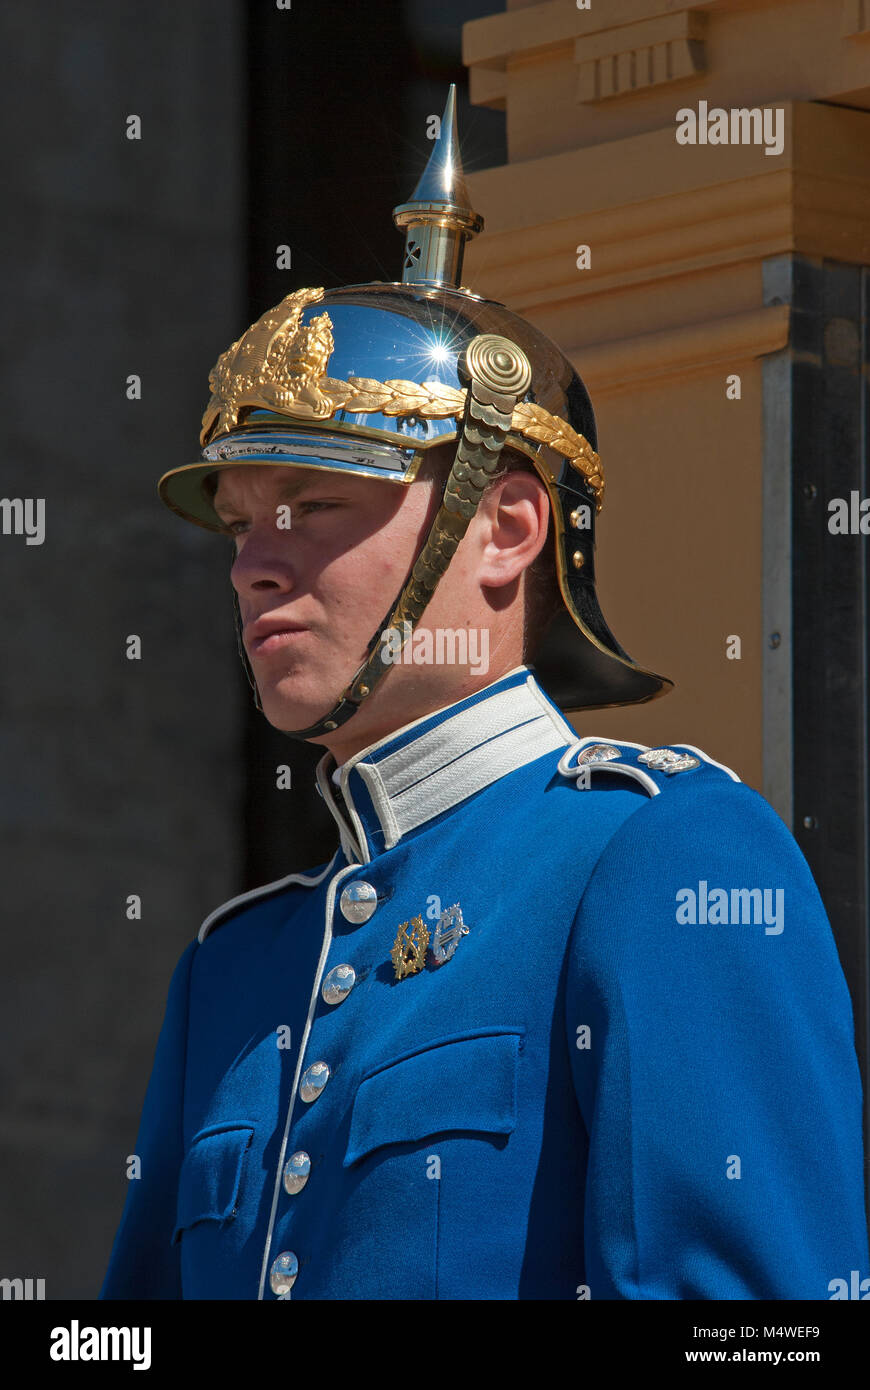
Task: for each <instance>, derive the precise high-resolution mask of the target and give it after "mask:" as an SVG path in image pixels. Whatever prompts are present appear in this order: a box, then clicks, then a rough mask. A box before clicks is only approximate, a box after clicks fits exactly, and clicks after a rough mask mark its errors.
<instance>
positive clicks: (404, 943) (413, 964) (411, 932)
mask: <svg viewBox="0 0 870 1390" xmlns="http://www.w3.org/2000/svg"><path fill="white" fill-rule="evenodd" d="M428 945H429V930H428V928H427V927H426V924H425V923H424V921H423V918H422V917H421V916H420V915H419V914H418V915H417V916H416V917H412V918H411V920H410V922H403V923H402V925H401V926H400V927H399V930H398V931H397V933H396V940H395V943H394V945H393V949H392V950H391V951H390V956H391V958H392V961H393V969H394V970H395V972H396V979H397V980H404V978H405V976H406V975H416V974H417V971H418V970H422V969H423V966H424V965H425V963H426V947H427V946H428Z"/></svg>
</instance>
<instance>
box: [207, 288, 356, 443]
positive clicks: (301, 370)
mask: <svg viewBox="0 0 870 1390" xmlns="http://www.w3.org/2000/svg"><path fill="white" fill-rule="evenodd" d="M322 298H323V290H322V289H306V290H296V291H294V293H293V294H288V295H287V296H286V298H284V299H282V300H281V303H280V304H276V306H275V308H274V309H270V310H269V311H268V312H267V313H265V314H263V316H262V317H261V318H259V319H257V322H256V323H253V324H251V327H250V328H249V329H248V331H247V333H245V334H244V335H243V336H242V337H241V338H239V339H238V341H237V342H235V343H233V344H232V346H231V347H229V348H227V350H226V352H224V353H222V354H221V356H220V357H219V358H218V360H217V362H216V364H215V366H214V367H213V368H212V370H211V372H210V374H209V378H208V384H209V386H210V388H211V398H210V400H209V403H208V406H207V407H206V411H205V414H204V415H203V417H202V433H201V435H200V442H201V443H202V444H203V445H205V444H207V443H208V441H209V440H210V439H214V438H215V437H216V436H217V435H220V434H226V433H227V432H228V431H229V430H231V429H233V428H234V427H235V426H236V425H237V424H238V420H239V411H240V410H241V409H242V407H243V406H253V407H259V408H260V409H265V410H275V411H279V412H280V413H282V414H285V415H297V416H299V417H300V418H301V419H309V420H312V419H314V420H320V419H323V418H324V417H326V416H329V415H331V414H332V412H333V409H334V403H333V401H332V399H331V398H330V397H329V396H327V395H325V394H324V393H323V392H322V391H321V390H320V388H319V385H318V383H319V382H320V380H321V378H322V377H323V376H324V374H325V372H326V368H327V365H328V363H329V358H330V354H331V353H332V350H333V347H334V346H335V344H334V340H333V336H332V320H331V319H330V317H329V314H327V313H323V314H317V315H316V317H315V318H313V319H312V320H311V322H310V323H306V324H303V323H302V322H301V318H302V310H303V309H304V308H305V307H306V306H307V305H308V304H316V303H318V302H319V300H321V299H322Z"/></svg>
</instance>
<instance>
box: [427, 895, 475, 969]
mask: <svg viewBox="0 0 870 1390" xmlns="http://www.w3.org/2000/svg"><path fill="white" fill-rule="evenodd" d="M467 935H468V927H467V926H466V925H465V923H464V922H463V920H462V909H461V907H460V906H459V903H454V904H453V906H452V907H446V908H445V909H444V911H443V912H442V913H441V916H440V917H439V918H438V922H437V924H436V927H435V932H434V935H433V937H432V954H433V956H434V957H435V960H436V962H437V964H438V965H443V964H444V962H445V961H446V960H449V959H450V957H451V956H452V955H453V952H454V951H455V950H456V947H457V946H458V945H459V940H460V937H463V936H467Z"/></svg>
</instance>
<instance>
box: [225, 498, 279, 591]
mask: <svg viewBox="0 0 870 1390" xmlns="http://www.w3.org/2000/svg"><path fill="white" fill-rule="evenodd" d="M291 548H292V547H291V542H290V538H289V532H286V531H281V530H279V529H278V527H277V526H276V524H275V518H274V515H272V517H271V518H270V519H269V520H268V521H266V522H259V523H256V524H252V525H251V527H250V529H249V530H248V531H247V532H246V533H245V535H244V538H243V543H242V545H241V547H240V548H239V550H238V552H237V554H236V556H235V558H234V560H233V564H232V569H231V570H230V579H231V581H232V584H233V587H234V588H235V590H236V592H237V593H238V594H239V595H240V596H241V595H243V594H254V593H258V592H261V591H262V590H263V589H281V590H282V591H284V592H289V591H290V590H291V589H292V588H293V585H294V583H295V565H294V560H293V557H292V555H291Z"/></svg>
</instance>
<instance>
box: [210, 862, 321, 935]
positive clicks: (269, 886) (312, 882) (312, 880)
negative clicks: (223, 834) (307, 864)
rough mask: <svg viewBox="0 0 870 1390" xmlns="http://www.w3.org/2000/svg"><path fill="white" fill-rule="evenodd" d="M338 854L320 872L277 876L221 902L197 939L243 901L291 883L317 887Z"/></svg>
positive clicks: (252, 899)
mask: <svg viewBox="0 0 870 1390" xmlns="http://www.w3.org/2000/svg"><path fill="white" fill-rule="evenodd" d="M337 854H338V850H336V851H335V854H334V855H333V856H332V858H331V859H330V861H329V863H328V864H327V866H326V868H325V869H323V870H322V871H321V872H320V873H319V874H314V875H312V874H288V875H287V877H286V878H276V879H275V880H274V882H273V883H264V884H262V885H261V886H260V887H259V888H251V889H249V890H248V892H247V893H240V894H239V896H238V897H237V898H228V899H227V901H226V902H225V903H221V906H220V907H216V908H215V910H214V912H210V913H209V915H208V916H207V917H206V918H205V920H204V921H203V923H202V925H201V927H200V929H199V932H198V933H197V940H198V941H205V938H206V937H207V935H208V933H209V930H210V929H211V927H212V926H214V924H215V922H216V921H217V919H218V918H219V917H220V915H221V913H223V912H227V911H229V909H230V908H235V907H239V906H241V904H242V903H248V902H255V901H256V899H257V898H262V897H264V896H265V894H266V893H273V892H277V891H278V889H280V888H287V887H288V886H289V885H290V884H291V883H301V884H302V886H303V888H316V887H317V885H318V883H322V882H323V880H324V879H325V878H326V875H327V874H328V873H329V871H330V869H331V868H332V866H333V864H334V863H335V860H336V856H337Z"/></svg>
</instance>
